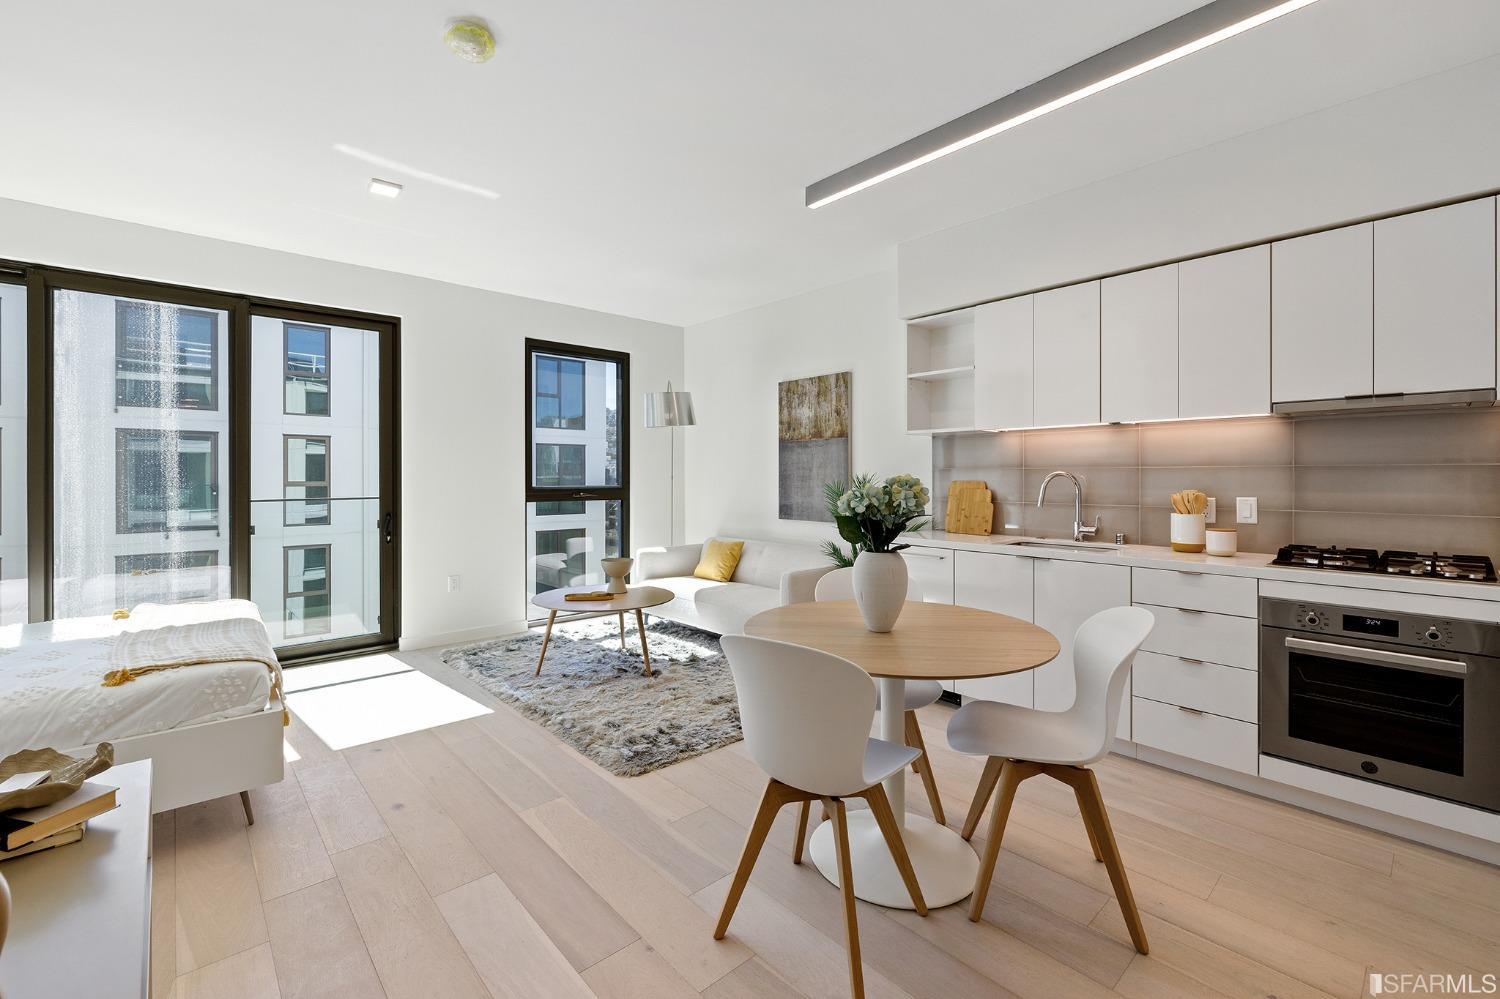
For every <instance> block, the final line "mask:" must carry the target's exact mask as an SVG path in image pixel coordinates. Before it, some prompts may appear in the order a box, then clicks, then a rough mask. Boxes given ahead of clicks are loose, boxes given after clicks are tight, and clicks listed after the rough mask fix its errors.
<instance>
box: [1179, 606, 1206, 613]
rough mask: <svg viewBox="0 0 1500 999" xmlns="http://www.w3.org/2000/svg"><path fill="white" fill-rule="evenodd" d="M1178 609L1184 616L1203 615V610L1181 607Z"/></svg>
mask: <svg viewBox="0 0 1500 999" xmlns="http://www.w3.org/2000/svg"><path fill="white" fill-rule="evenodd" d="M1177 609H1178V610H1180V611H1182V612H1183V613H1184V614H1202V613H1203V612H1202V611H1201V610H1199V609H1198V608H1196V607H1179V608H1177Z"/></svg>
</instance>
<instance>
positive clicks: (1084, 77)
mask: <svg viewBox="0 0 1500 999" xmlns="http://www.w3.org/2000/svg"><path fill="white" fill-rule="evenodd" d="M1314 2H1315V0H1214V2H1213V3H1210V4H1206V5H1205V6H1202V7H1199V8H1198V9H1197V10H1192V11H1189V12H1188V13H1186V14H1184V15H1182V16H1181V17H1179V18H1177V19H1176V20H1173V21H1168V22H1167V23H1166V24H1161V25H1157V26H1156V27H1154V28H1152V29H1151V30H1150V31H1147V32H1145V33H1144V34H1140V35H1136V36H1135V37H1134V38H1132V39H1130V40H1128V41H1124V42H1121V43H1120V44H1119V45H1116V46H1115V47H1114V48H1109V49H1105V50H1104V51H1103V52H1100V53H1099V54H1098V55H1093V56H1090V57H1089V58H1087V59H1085V60H1083V61H1082V62H1079V63H1074V64H1073V65H1071V66H1069V67H1068V68H1067V69H1064V70H1061V71H1059V72H1056V73H1053V74H1052V75H1051V76H1049V77H1047V78H1046V79H1044V80H1038V81H1037V82H1036V83H1033V84H1031V85H1030V86H1026V87H1022V88H1021V89H1020V90H1017V91H1016V92H1015V93H1012V94H1007V95H1006V96H1004V97H1002V98H1000V99H999V100H998V101H995V102H993V103H991V104H986V105H985V106H984V107H982V108H979V109H977V110H974V111H970V112H969V113H968V114H966V115H963V116H962V117H959V118H955V119H953V120H952V121H950V122H947V123H946V124H943V125H939V126H938V127H937V128H934V129H932V130H931V131H929V132H924V133H922V134H921V135H919V136H917V137H916V138H914V139H908V140H907V141H905V142H903V143H901V145H899V146H894V147H892V148H891V149H887V150H886V151H885V152H883V153H878V154H876V155H874V156H871V157H870V158H869V159H867V160H865V161H864V162H862V163H856V164H855V165H854V166H852V167H849V168H847V169H845V170H840V171H839V172H838V173H836V174H834V175H833V176H831V177H824V178H823V179H822V180H820V181H818V182H817V183H816V184H813V185H812V186H811V187H809V188H808V189H807V207H808V208H822V207H823V206H824V205H826V204H829V203H830V202H834V201H837V200H839V199H840V198H845V197H848V196H849V195H851V194H853V193H855V192H856V191H863V190H864V189H865V188H867V187H873V186H875V185H876V184H879V183H880V182H881V181H883V180H890V179H891V178H892V177H895V176H897V175H899V174H903V173H905V172H906V171H908V170H913V169H915V168H917V167H919V166H922V165H923V164H924V163H931V162H932V161H933V160H935V159H938V158H939V157H943V156H947V155H948V154H949V153H954V152H957V151H958V150H960V149H963V148H964V147H966V146H972V145H974V143H976V142H982V141H984V140H985V139H988V138H989V137H990V136H992V135H999V134H1000V133H1001V132H1005V131H1008V130H1009V129H1012V128H1015V127H1016V126H1017V125H1024V124H1025V123H1026V122H1028V121H1034V120H1036V119H1037V118H1040V117H1041V116H1042V115H1044V114H1047V113H1048V112H1051V111H1056V110H1057V109H1058V108H1064V107H1067V106H1068V105H1069V104H1072V103H1074V102H1075V101H1081V100H1083V99H1084V98H1085V97H1089V96H1091V95H1093V94H1097V93H1099V92H1100V91H1101V90H1108V89H1109V88H1110V87H1113V86H1114V85H1115V84H1117V83H1124V82H1125V81H1126V80H1130V79H1134V78H1135V77H1137V76H1140V75H1142V74H1143V73H1149V72H1151V71H1152V70H1153V69H1156V68H1157V67H1159V66H1165V65H1166V64H1167V63H1169V62H1176V61H1177V60H1178V59H1181V58H1182V57H1183V56H1186V55H1191V54H1193V53H1194V52H1197V51H1200V50H1201V49H1206V48H1208V47H1209V46H1210V45H1213V44H1215V43H1216V42H1222V41H1223V40H1224V39H1226V38H1233V37H1234V36H1235V35H1238V34H1240V33H1241V32H1243V31H1249V30H1250V29H1251V28H1255V27H1259V26H1260V25H1262V24H1265V23H1266V22H1267V21H1272V20H1275V19H1276V18H1278V17H1280V16H1282V15H1283V14H1290V13H1291V12H1292V11H1294V10H1300V9H1302V8H1303V7H1306V6H1308V5H1309V4H1311V3H1314Z"/></svg>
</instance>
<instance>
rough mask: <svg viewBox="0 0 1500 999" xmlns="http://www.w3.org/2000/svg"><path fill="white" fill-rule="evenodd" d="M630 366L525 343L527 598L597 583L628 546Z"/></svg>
mask: <svg viewBox="0 0 1500 999" xmlns="http://www.w3.org/2000/svg"><path fill="white" fill-rule="evenodd" d="M629 368H630V357H629V355H628V354H620V353H616V352H614V351H604V350H596V349H594V348H591V347H574V346H570V345H567V344H558V343H543V342H541V341H536V340H528V341H527V342H526V383H527V399H526V464H527V468H526V473H527V474H526V500H527V505H526V536H527V553H526V554H527V568H526V578H527V589H528V593H529V594H530V595H535V594H536V593H539V592H541V591H543V590H549V589H555V588H558V587H565V586H579V585H584V584H593V583H597V582H602V581H603V574H602V572H601V571H600V567H599V560H600V559H602V558H605V557H608V556H610V555H619V554H622V553H623V552H625V551H626V550H627V549H628V547H629V545H628V541H627V538H626V524H627V523H628V517H627V515H626V509H627V502H628V499H629V488H628V487H629V482H628V481H627V479H628V476H627V475H626V474H625V473H626V470H627V469H628V468H629V466H630V460H629V434H628V433H627V432H626V428H628V426H629V419H628V413H627V401H628V399H629ZM528 613H529V612H528Z"/></svg>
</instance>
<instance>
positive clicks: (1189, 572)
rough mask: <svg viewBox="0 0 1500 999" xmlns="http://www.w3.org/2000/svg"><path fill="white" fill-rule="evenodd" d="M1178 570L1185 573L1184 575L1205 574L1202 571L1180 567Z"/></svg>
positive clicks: (1182, 573)
mask: <svg viewBox="0 0 1500 999" xmlns="http://www.w3.org/2000/svg"><path fill="white" fill-rule="evenodd" d="M1177 571H1178V573H1180V574H1181V575H1184V576H1201V575H1203V573H1201V572H1194V571H1193V570H1191V569H1178V570H1177Z"/></svg>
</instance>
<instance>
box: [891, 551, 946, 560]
mask: <svg viewBox="0 0 1500 999" xmlns="http://www.w3.org/2000/svg"><path fill="white" fill-rule="evenodd" d="M901 554H903V555H905V556H906V557H907V558H935V559H937V560H938V561H939V562H941V561H942V560H943V559H945V558H947V557H948V556H946V555H929V554H928V553H927V552H914V551H912V550H911V549H910V548H908V549H907V550H906V551H904V552H902V553H901Z"/></svg>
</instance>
